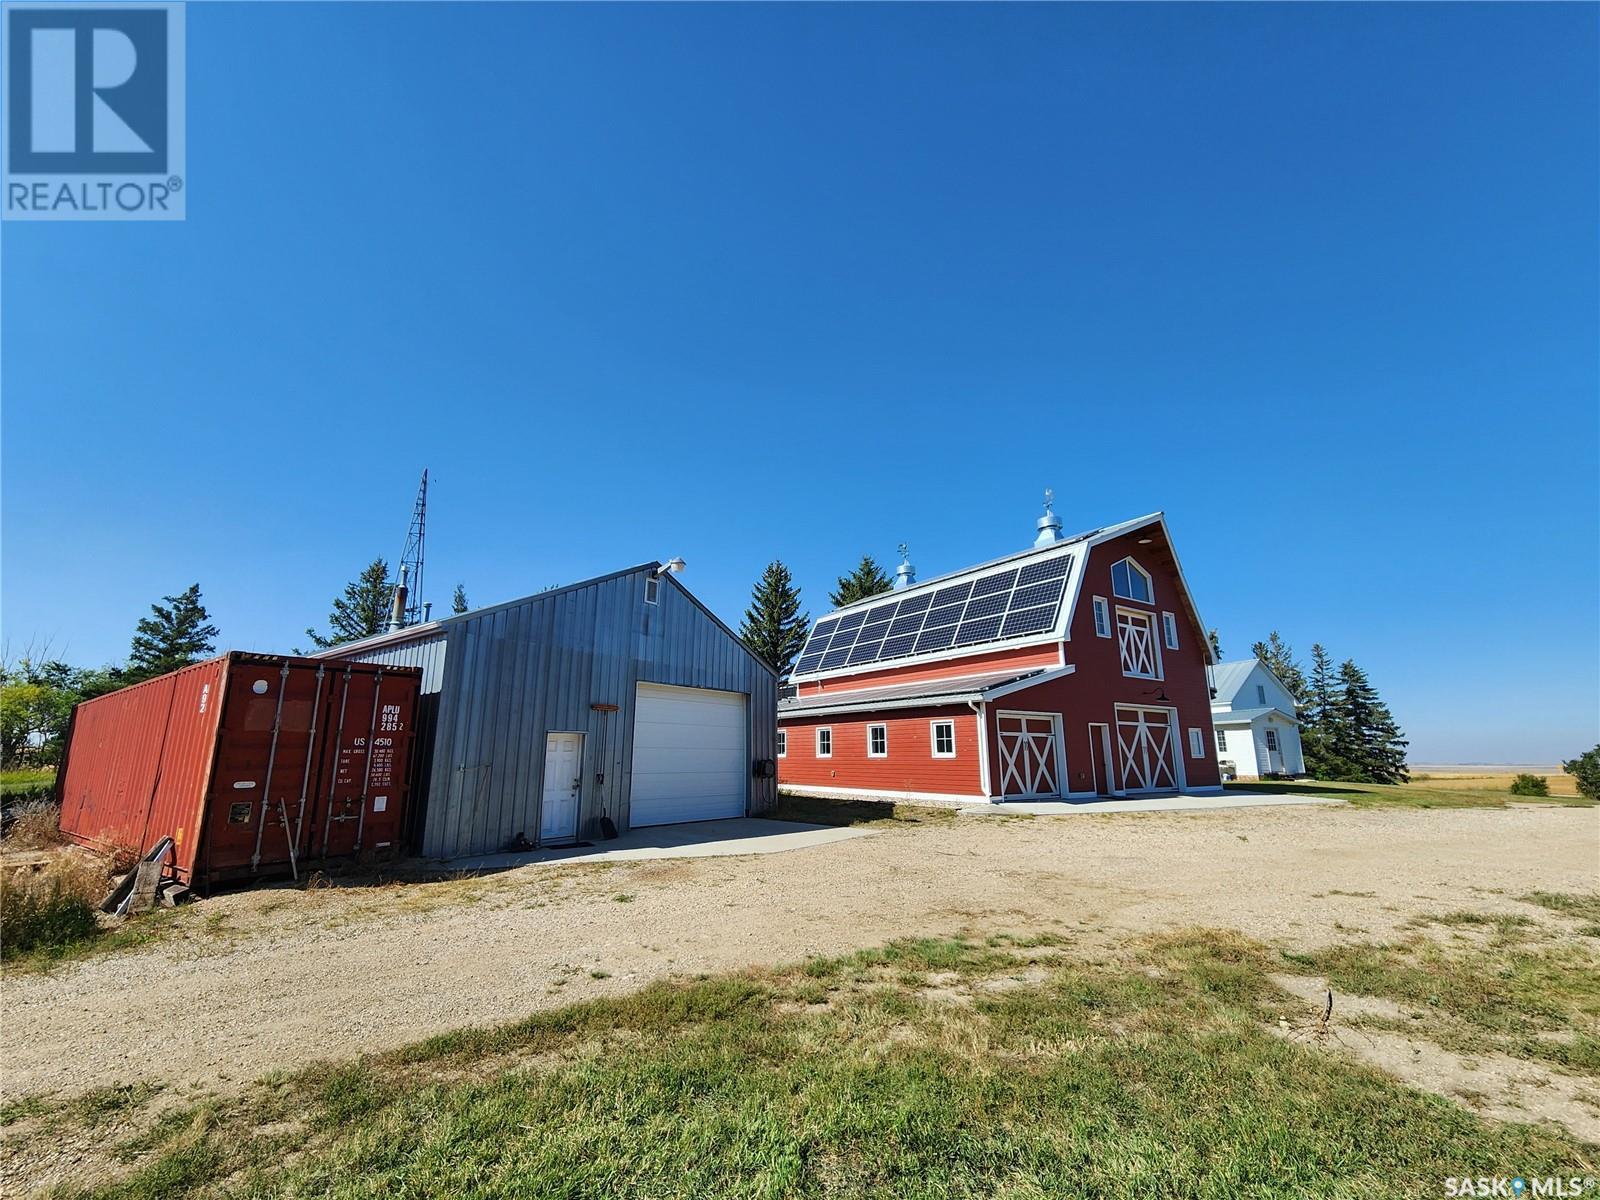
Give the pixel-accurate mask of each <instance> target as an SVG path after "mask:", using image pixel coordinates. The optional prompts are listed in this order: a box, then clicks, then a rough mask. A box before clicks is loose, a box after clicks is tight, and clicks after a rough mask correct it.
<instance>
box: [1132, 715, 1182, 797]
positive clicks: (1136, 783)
mask: <svg viewBox="0 0 1600 1200" xmlns="http://www.w3.org/2000/svg"><path fill="white" fill-rule="evenodd" d="M1117 748H1118V749H1119V750H1121V751H1122V754H1121V758H1122V790H1123V791H1126V792H1170V791H1176V790H1177V788H1178V771H1177V760H1176V752H1177V747H1176V746H1174V745H1173V741H1172V723H1171V718H1170V716H1169V714H1168V712H1167V710H1166V709H1164V708H1119V709H1117Z"/></svg>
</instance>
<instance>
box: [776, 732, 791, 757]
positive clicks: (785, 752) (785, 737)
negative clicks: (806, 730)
mask: <svg viewBox="0 0 1600 1200" xmlns="http://www.w3.org/2000/svg"><path fill="white" fill-rule="evenodd" d="M778 757H779V758H788V757H789V731H788V730H787V729H780V730H778Z"/></svg>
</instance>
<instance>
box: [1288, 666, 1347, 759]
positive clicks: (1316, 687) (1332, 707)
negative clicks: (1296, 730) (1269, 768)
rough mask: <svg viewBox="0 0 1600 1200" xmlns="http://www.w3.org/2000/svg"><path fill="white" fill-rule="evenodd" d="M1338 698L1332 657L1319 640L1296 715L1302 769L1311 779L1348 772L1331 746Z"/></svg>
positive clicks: (1336, 720) (1333, 741) (1334, 737)
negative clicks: (1304, 767) (1302, 762)
mask: <svg viewBox="0 0 1600 1200" xmlns="http://www.w3.org/2000/svg"><path fill="white" fill-rule="evenodd" d="M1341 700H1342V697H1341V695H1340V692H1339V679H1338V676H1337V674H1336V673H1335V671H1334V667H1333V659H1332V658H1331V657H1330V656H1329V654H1328V652H1327V650H1325V649H1324V648H1323V647H1322V645H1321V644H1320V643H1319V644H1318V645H1315V646H1312V647H1311V675H1310V677H1309V678H1308V679H1307V680H1306V695H1305V702H1304V703H1303V704H1301V706H1300V713H1299V716H1300V749H1301V751H1302V752H1303V753H1304V754H1305V758H1306V773H1307V774H1309V775H1310V776H1311V777H1312V778H1314V779H1342V778H1344V777H1345V776H1346V775H1347V774H1348V773H1349V769H1350V768H1349V766H1348V765H1347V764H1346V763H1344V762H1343V761H1342V760H1341V759H1340V758H1339V757H1338V754H1337V752H1336V751H1335V749H1334V744H1335V742H1336V741H1337V740H1338V739H1337V737H1336V734H1335V729H1336V726H1337V725H1338V722H1339V713H1340V702H1341Z"/></svg>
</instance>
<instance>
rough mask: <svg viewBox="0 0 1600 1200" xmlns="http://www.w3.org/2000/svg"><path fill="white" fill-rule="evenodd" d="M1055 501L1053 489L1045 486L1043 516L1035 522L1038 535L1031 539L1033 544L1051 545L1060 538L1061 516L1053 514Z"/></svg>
mask: <svg viewBox="0 0 1600 1200" xmlns="http://www.w3.org/2000/svg"><path fill="white" fill-rule="evenodd" d="M1055 502H1056V493H1055V489H1053V488H1045V490H1044V516H1042V517H1040V518H1039V520H1038V522H1037V525H1038V529H1039V536H1038V537H1036V538H1034V539H1033V544H1034V545H1035V546H1053V545H1055V544H1056V543H1057V542H1059V541H1060V540H1061V518H1060V517H1058V516H1056V514H1055Z"/></svg>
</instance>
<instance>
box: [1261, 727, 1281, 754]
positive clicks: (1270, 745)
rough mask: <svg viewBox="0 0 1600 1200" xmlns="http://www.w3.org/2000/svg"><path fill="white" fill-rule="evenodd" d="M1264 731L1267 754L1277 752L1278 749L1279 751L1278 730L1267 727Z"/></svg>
mask: <svg viewBox="0 0 1600 1200" xmlns="http://www.w3.org/2000/svg"><path fill="white" fill-rule="evenodd" d="M1264 732H1265V733H1266V735H1267V738H1266V742H1267V753H1268V754H1277V753H1278V751H1279V745H1278V743H1279V738H1278V731H1277V730H1276V729H1267V730H1265V731H1264Z"/></svg>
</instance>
